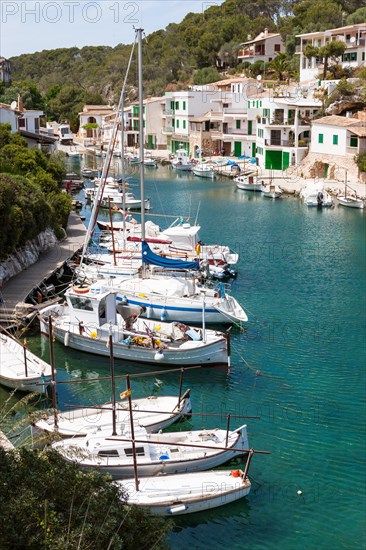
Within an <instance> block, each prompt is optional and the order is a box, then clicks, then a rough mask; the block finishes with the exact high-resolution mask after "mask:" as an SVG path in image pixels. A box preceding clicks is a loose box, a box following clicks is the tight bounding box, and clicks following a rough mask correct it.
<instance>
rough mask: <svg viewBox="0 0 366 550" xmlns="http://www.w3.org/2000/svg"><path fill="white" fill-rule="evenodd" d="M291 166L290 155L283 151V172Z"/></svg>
mask: <svg viewBox="0 0 366 550" xmlns="http://www.w3.org/2000/svg"><path fill="white" fill-rule="evenodd" d="M289 166H290V153H288V152H287V151H283V153H282V170H286V168H288V167H289Z"/></svg>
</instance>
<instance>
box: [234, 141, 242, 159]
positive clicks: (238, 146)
mask: <svg viewBox="0 0 366 550" xmlns="http://www.w3.org/2000/svg"><path fill="white" fill-rule="evenodd" d="M240 155H241V141H234V156H235V157H240Z"/></svg>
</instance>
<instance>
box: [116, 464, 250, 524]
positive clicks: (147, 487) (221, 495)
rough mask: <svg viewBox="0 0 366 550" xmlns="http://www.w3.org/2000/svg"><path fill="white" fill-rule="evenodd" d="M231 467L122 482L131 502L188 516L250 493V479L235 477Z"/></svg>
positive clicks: (161, 512)
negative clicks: (137, 485)
mask: <svg viewBox="0 0 366 550" xmlns="http://www.w3.org/2000/svg"><path fill="white" fill-rule="evenodd" d="M233 473H234V472H232V471H230V470H217V471H211V472H199V473H194V474H180V475H177V476H175V475H170V476H156V477H153V478H142V479H141V480H139V490H138V491H136V486H135V480H134V479H128V480H125V481H123V482H120V484H121V486H122V487H123V488H124V489H125V490H127V492H128V495H129V496H128V499H127V503H128V504H134V505H137V506H140V507H142V508H145V509H147V510H149V511H150V512H151V513H152V514H153V515H157V516H171V515H174V516H176V515H185V514H192V513H195V512H203V511H204V510H211V509H212V508H217V507H219V506H223V505H225V504H229V503H230V502H234V501H236V500H238V499H240V498H244V497H245V496H247V495H248V494H249V492H250V488H251V484H250V481H249V479H248V478H247V479H246V480H243V479H242V477H233Z"/></svg>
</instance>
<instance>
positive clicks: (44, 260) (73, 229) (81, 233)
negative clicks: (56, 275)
mask: <svg viewBox="0 0 366 550" xmlns="http://www.w3.org/2000/svg"><path fill="white" fill-rule="evenodd" d="M66 233H67V238H66V239H64V240H63V241H61V242H59V243H58V244H57V245H56V246H54V247H53V248H50V249H49V250H47V251H46V252H44V253H43V254H41V256H40V257H39V260H38V261H37V262H36V263H35V264H33V265H32V266H31V267H29V268H28V269H26V270H24V271H21V272H20V273H18V275H16V276H15V277H13V278H12V279H10V280H9V281H8V282H6V283H5V284H4V286H3V287H2V289H1V293H2V296H3V301H4V302H3V304H1V305H0V314H1V313H3V314H4V313H6V314H8V315H10V314H11V312H13V311H14V308H15V306H16V305H17V304H18V303H19V302H24V300H25V298H26V297H27V296H28V294H29V293H30V292H31V291H32V290H33V289H34V288H35V287H37V286H38V285H39V284H40V283H41V282H42V281H43V280H45V279H48V278H49V277H50V276H51V275H52V273H53V272H54V271H56V270H57V269H58V268H60V267H61V266H62V265H63V264H64V262H65V261H66V260H68V259H69V258H71V257H72V256H73V255H74V254H75V252H77V251H78V250H80V249H81V248H82V246H83V244H84V239H85V235H86V227H85V225H84V224H83V222H82V220H81V219H80V217H79V216H78V215H77V214H75V212H71V213H70V216H69V221H68V225H67V231H66ZM2 310H3V312H2ZM3 316H4V315H2V317H3Z"/></svg>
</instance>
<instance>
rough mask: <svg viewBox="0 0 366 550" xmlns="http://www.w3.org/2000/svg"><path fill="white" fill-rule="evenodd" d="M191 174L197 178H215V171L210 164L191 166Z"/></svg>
mask: <svg viewBox="0 0 366 550" xmlns="http://www.w3.org/2000/svg"><path fill="white" fill-rule="evenodd" d="M192 172H193V173H194V175H195V176H199V177H201V178H211V179H212V178H214V177H215V171H214V169H213V167H212V166H211V165H210V164H203V163H198V164H195V165H193V167H192Z"/></svg>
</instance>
